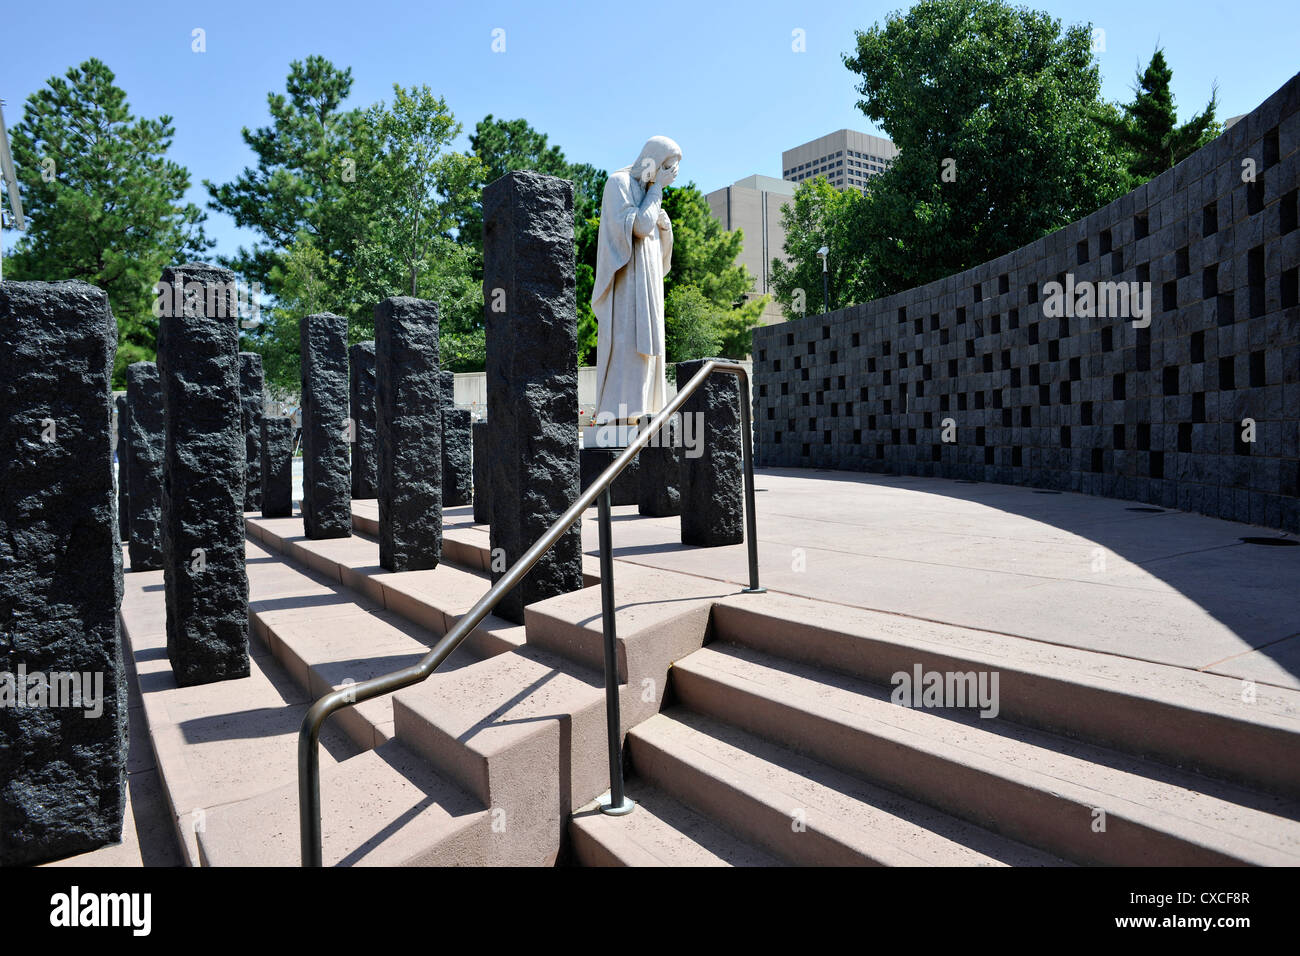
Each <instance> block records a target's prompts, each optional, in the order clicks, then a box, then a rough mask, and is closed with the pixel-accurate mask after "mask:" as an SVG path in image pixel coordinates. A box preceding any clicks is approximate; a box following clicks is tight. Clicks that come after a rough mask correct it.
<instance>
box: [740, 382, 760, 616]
mask: <svg viewBox="0 0 1300 956" xmlns="http://www.w3.org/2000/svg"><path fill="white" fill-rule="evenodd" d="M737 378H738V379H739V381H740V441H741V447H742V448H743V450H744V458H745V543H746V545H748V547H749V587H747V588H745V589H744V591H743V592H742V593H744V594H763V593H764V592H766V591H767V588H765V587H762V586H760V585H759V583H758V518H757V516H756V514H755V511H754V435H753V426H752V425H751V424H750V417H751V412H750V409H749V401H750V395H749V376H748V375H746V374H745V373H743V372H742V373H740V375H738V376H737Z"/></svg>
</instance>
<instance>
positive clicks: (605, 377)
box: [591, 144, 673, 421]
mask: <svg viewBox="0 0 1300 956" xmlns="http://www.w3.org/2000/svg"><path fill="white" fill-rule="evenodd" d="M650 147H651V144H647V150H644V151H643V152H642V157H643V159H644V157H645V156H646V155H647V152H650ZM650 158H651V159H653V160H654V161H655V163H656V165H658V163H660V162H662V161H663V159H665V158H666V156H656V155H654V154H653V153H652V154H651V157H650ZM643 159H638V161H637V163H635V164H633V165H632V166H627V167H624V168H623V169H620V170H618V171H616V172H614V173H612V174H611V175H610V177H609V179H608V180H607V181H606V182H605V192H604V196H603V198H602V200H601V206H600V235H599V237H598V241H597V253H596V281H595V286H594V288H593V289H592V296H591V308H592V311H593V312H595V314H596V321H597V339H596V415H597V421H601V420H603V418H604V416H606V415H608V416H609V418H611V419H614V418H617V419H625V418H627V417H629V416H637V415H646V414H648V415H653V414H655V413H657V412H659V411H660V410H661V409H662V408H663V407H664V403H665V401H666V394H667V381H666V379H665V378H664V274H665V273H666V272H667V271H668V269H669V267H670V264H671V262H672V253H673V233H672V226H671V224H669V226H668V228H666V229H664V228H660V227H659V226H658V225H657V222H658V218H659V204H658V203H656V204H655V206H654V208H653V209H651V210H649V212H650V213H651V217H652V220H653V221H654V222H655V223H656V225H654V226H653V227H651V229H650V232H649V234H648V235H646V236H638V235H636V233H635V230H634V224H635V222H636V218H637V213H638V212H639V211H640V209H641V203H642V202H643V201H644V200H645V194H646V187H645V186H644V185H643V184H642V183H641V181H640V179H639V178H638V177H637V175H636V171H637V170H639V169H641V168H642V167H641V163H642V162H643ZM620 406H622V407H621V408H620Z"/></svg>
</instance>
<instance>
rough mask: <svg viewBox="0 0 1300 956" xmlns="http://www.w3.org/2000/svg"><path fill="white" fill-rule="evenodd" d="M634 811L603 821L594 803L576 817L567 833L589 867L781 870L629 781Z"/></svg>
mask: <svg viewBox="0 0 1300 956" xmlns="http://www.w3.org/2000/svg"><path fill="white" fill-rule="evenodd" d="M626 792H627V795H628V796H629V797H630V798H631V799H632V800H634V801H635V802H636V805H637V806H636V809H635V810H633V811H632V812H631V813H630V814H627V815H625V816H607V815H606V814H604V813H601V812H600V810H599V807H598V804H597V803H596V802H593V803H590V804H588V805H587V806H585V807H583V808H582V809H581V810H579V811H577V812H576V813H574V815H573V817H572V820H571V822H570V832H571V833H573V834H574V843H575V849H576V852H577V855H578V858H579V860H580V862H582V863H584V864H585V865H588V866H595V865H619V866H782V865H783V863H782V861H781V860H779V859H778V858H777V857H774V856H772V855H770V854H768V853H766V852H764V851H763V850H761V849H759V848H758V847H756V846H753V845H752V844H750V843H747V842H745V841H744V840H742V839H741V838H740V837H737V836H736V835H735V834H733V833H731V832H730V831H728V830H725V829H723V828H722V827H720V826H718V825H717V824H716V823H714V822H713V821H712V820H710V819H709V818H708V817H706V816H704V815H703V814H700V813H697V812H696V811H695V810H692V809H691V808H690V807H688V806H686V805H685V804H683V803H681V802H680V801H678V800H675V799H674V798H673V797H671V796H669V795H668V794H667V793H665V792H664V791H663V790H660V789H659V788H658V787H655V786H652V785H651V784H648V783H646V782H645V781H641V780H636V779H632V780H629V781H627V786H626Z"/></svg>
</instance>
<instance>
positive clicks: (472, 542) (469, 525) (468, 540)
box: [299, 498, 600, 585]
mask: <svg viewBox="0 0 1300 956" xmlns="http://www.w3.org/2000/svg"><path fill="white" fill-rule="evenodd" d="M301 523H302V522H301V520H299V524H300V525H301ZM352 530H353V531H354V532H357V533H359V534H362V535H365V536H366V537H369V538H374V539H375V540H378V539H379V501H378V500H377V499H374V498H354V499H353V500H352ZM491 534H492V533H491V529H490V528H489V527H488V525H485V524H475V523H474V508H473V506H472V505H458V506H456V507H453V508H443V509H442V556H443V558H444V559H445V560H447V561H450V562H451V563H452V564H456V565H459V566H460V567H463V568H472V569H475V570H478V571H484V572H487V571H490V570H491V569H492V545H491ZM582 572H583V578H584V579H585V580H584V583H585V584H586V585H592V584H599V583H600V560H599V558H598V557H593V556H591V555H584V556H583V559H582Z"/></svg>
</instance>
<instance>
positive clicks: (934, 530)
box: [583, 469, 1300, 688]
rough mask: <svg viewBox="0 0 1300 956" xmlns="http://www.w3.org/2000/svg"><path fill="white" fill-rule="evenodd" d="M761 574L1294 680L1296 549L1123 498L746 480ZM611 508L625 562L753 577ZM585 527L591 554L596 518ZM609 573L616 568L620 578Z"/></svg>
mask: <svg viewBox="0 0 1300 956" xmlns="http://www.w3.org/2000/svg"><path fill="white" fill-rule="evenodd" d="M756 502H757V507H756V511H757V517H758V540H759V561H760V568H761V573H762V583H763V584H764V585H766V586H767V587H769V588H772V589H774V590H780V591H786V592H791V593H794V594H799V595H804V596H807V597H813V598H818V599H822V600H826V601H833V602H836V603H839V604H844V605H851V606H856V607H864V608H871V609H874V610H879V611H885V612H891V613H897V614H904V615H909V616H912V617H918V618H923V619H926V620H933V621H940V622H944V623H948V624H958V625H963V626H965V627H970V628H976V629H982V630H988V631H993V632H996V633H998V634H1004V635H1011V636H1015V637H1021V638H1026V639H1029V640H1034V641H1045V642H1049V643H1053V644H1060V645H1065V646H1069V647H1076V648H1083V649H1087V650H1093V651H1100V652H1104V653H1109V654H1117V655H1122V656H1127V657H1133V658H1138V659H1141V660H1146V661H1153V662H1157V663H1163V664H1172V665H1176V666H1180V667H1187V668H1193V669H1197V670H1205V671H1209V672H1212V673H1218V674H1225V675H1228V676H1233V677H1241V678H1248V679H1251V680H1254V681H1257V682H1260V683H1267V684H1276V685H1279V686H1283V687H1290V688H1300V547H1287V546H1268V545H1260V544H1247V543H1244V542H1243V541H1242V540H1241V539H1242V538H1243V537H1263V538H1271V539H1279V538H1280V539H1286V540H1294V538H1291V539H1287V538H1286V536H1285V535H1283V534H1281V533H1280V532H1277V531H1273V530H1270V529H1264V528H1257V527H1253V526H1250V525H1243V524H1237V523H1235V522H1231V521H1221V520H1218V519H1215V518H1208V517H1205V516H1203V515H1196V514H1187V513H1184V512H1179V511H1172V510H1162V509H1154V508H1150V507H1147V506H1142V505H1139V504H1137V503H1136V502H1131V501H1119V500H1115V499H1111V498H1099V497H1094V496H1091V495H1082V494H1072V493H1069V492H1065V493H1059V494H1058V493H1052V492H1044V491H1041V490H1036V489H1033V488H1023V487H1017V486H1012V485H997V484H985V483H974V484H972V483H967V482H961V481H955V480H951V479H943V478H921V477H909V476H885V475H868V474H857V473H851V472H834V471H813V470H809V469H760V470H759V472H758V475H757V494H756ZM636 511H637V509H636V508H635V507H634V506H624V507H617V508H615V509H614V531H613V535H614V537H613V540H614V546H615V553H616V555H617V557H618V558H619V559H620V560H622V561H630V562H635V563H638V564H647V565H653V566H657V567H662V568H669V569H672V570H675V571H682V572H688V573H692V574H698V575H702V576H705V577H710V578H716V579H719V580H725V581H731V582H736V583H743V582H746V581H747V580H748V571H747V562H746V551H745V547H744V545H736V546H732V547H725V548H707V549H706V548H688V547H684V546H683V545H681V544H680V537H679V526H678V519H676V518H646V517H641V516H640V515H638V514H637V513H636ZM594 517H595V510H594V509H593V510H592V512H591V519H592V520H587V521H584V522H583V542H584V547H585V549H586V551H587V553H588V554H591V555H594V554H596V553H597V526H596V522H595V520H594ZM616 573H617V572H616Z"/></svg>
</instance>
